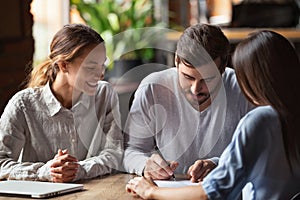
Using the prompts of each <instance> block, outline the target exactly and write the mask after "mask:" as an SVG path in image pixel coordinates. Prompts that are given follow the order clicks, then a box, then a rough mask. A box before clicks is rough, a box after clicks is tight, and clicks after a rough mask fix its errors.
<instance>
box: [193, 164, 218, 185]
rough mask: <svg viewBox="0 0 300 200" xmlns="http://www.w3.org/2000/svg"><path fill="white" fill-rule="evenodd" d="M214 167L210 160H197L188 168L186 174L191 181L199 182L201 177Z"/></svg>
mask: <svg viewBox="0 0 300 200" xmlns="http://www.w3.org/2000/svg"><path fill="white" fill-rule="evenodd" d="M214 168H216V165H215V163H213V162H212V161H211V160H197V161H196V162H195V163H194V164H193V165H192V166H190V168H189V170H188V176H189V178H190V180H191V181H192V182H200V181H202V180H203V178H204V177H205V176H206V175H207V174H208V173H209V172H211V171H212V170H213V169H214Z"/></svg>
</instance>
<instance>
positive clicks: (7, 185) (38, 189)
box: [0, 180, 83, 198]
mask: <svg viewBox="0 0 300 200" xmlns="http://www.w3.org/2000/svg"><path fill="white" fill-rule="evenodd" d="M82 189H83V185H82V184H75V183H52V182H40V181H19V180H9V181H0V193H2V194H10V195H26V196H30V197H33V198H45V197H51V196H55V195H60V194H64V193H68V192H72V191H78V190H82Z"/></svg>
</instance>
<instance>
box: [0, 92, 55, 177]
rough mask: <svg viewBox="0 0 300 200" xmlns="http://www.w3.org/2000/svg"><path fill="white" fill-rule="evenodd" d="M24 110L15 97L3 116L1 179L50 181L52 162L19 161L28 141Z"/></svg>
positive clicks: (1, 128)
mask: <svg viewBox="0 0 300 200" xmlns="http://www.w3.org/2000/svg"><path fill="white" fill-rule="evenodd" d="M24 110H26V109H22V105H21V104H18V103H17V99H16V98H15V97H13V99H12V100H10V101H9V102H8V104H7V106H6V108H5V109H4V112H3V114H2V116H1V120H0V179H8V180H10V179H11V180H39V181H50V180H51V176H50V165H51V161H49V163H47V164H45V163H43V162H36V163H33V162H19V161H18V160H19V157H20V156H21V155H22V150H23V147H24V144H25V141H26V139H27V138H26V125H25V124H26V122H25V121H26V120H25V117H24V113H23V111H24ZM41 145H42V144H41Z"/></svg>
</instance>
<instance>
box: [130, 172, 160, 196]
mask: <svg viewBox="0 0 300 200" xmlns="http://www.w3.org/2000/svg"><path fill="white" fill-rule="evenodd" d="M155 188H157V185H155V183H154V182H153V180H152V179H151V178H150V177H149V178H145V177H135V178H133V179H131V180H129V182H128V183H127V185H126V191H127V192H128V193H131V194H132V195H133V196H140V197H142V198H143V199H150V198H151V193H152V192H153V190H154V189H155Z"/></svg>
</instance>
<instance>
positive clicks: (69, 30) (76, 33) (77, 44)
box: [27, 24, 103, 87]
mask: <svg viewBox="0 0 300 200" xmlns="http://www.w3.org/2000/svg"><path fill="white" fill-rule="evenodd" d="M101 42H103V39H102V37H101V36H100V35H99V34H98V33H97V32H96V31H94V30H93V29H92V28H90V27H88V26H86V25H83V24H68V25H65V26H64V27H63V28H62V29H61V30H59V31H58V32H57V33H56V34H55V35H54V37H53V40H52V42H51V45H50V55H49V58H48V59H47V60H46V61H45V62H44V63H42V64H40V65H39V66H36V67H34V68H33V69H32V71H31V74H29V76H28V77H27V82H28V83H27V87H38V86H43V85H45V84H46V83H47V82H48V81H49V82H50V83H52V82H53V81H54V80H55V78H56V75H57V72H58V70H59V68H58V66H57V64H56V63H57V62H58V61H60V60H64V61H68V62H71V61H73V60H74V59H75V58H77V57H78V56H80V55H82V53H83V51H84V49H85V48H86V47H88V46H90V45H94V44H96V45H97V44H100V43H101Z"/></svg>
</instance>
